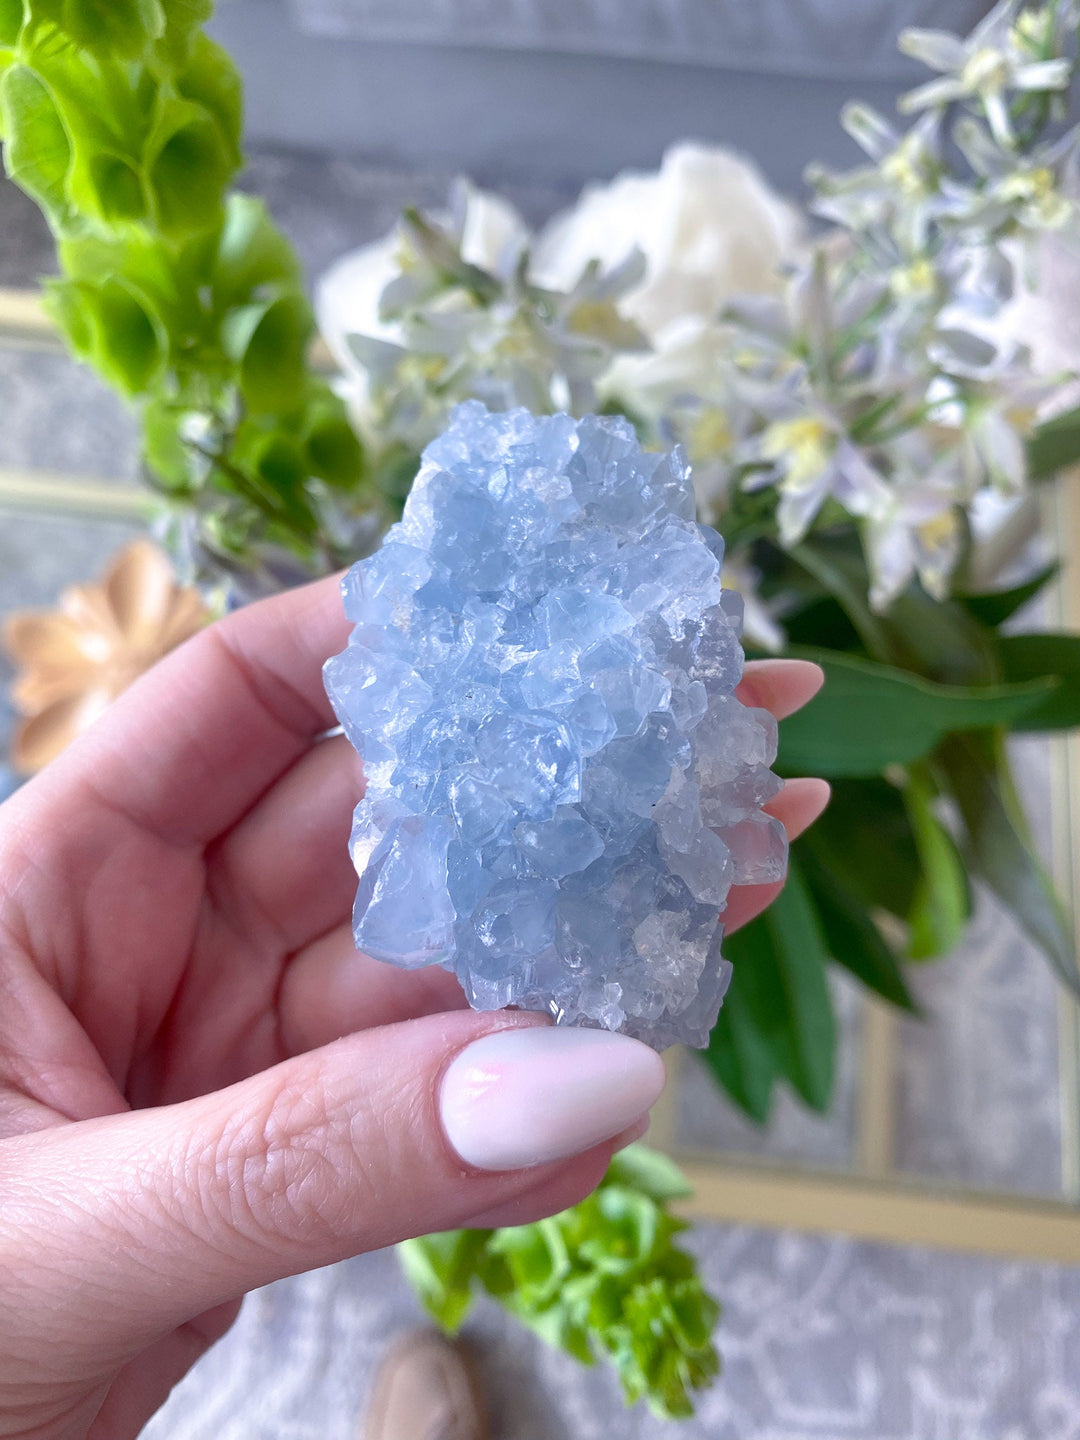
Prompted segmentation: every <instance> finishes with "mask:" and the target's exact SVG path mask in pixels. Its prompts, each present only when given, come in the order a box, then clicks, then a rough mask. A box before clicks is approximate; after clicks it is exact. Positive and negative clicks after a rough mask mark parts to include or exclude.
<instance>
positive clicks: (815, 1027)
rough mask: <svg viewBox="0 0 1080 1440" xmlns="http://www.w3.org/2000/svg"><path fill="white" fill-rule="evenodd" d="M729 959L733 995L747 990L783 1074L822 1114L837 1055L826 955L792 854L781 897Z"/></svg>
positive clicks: (735, 939) (734, 942)
mask: <svg viewBox="0 0 1080 1440" xmlns="http://www.w3.org/2000/svg"><path fill="white" fill-rule="evenodd" d="M748 936H749V937H750V938H749V939H748V938H747V937H748ZM725 953H726V955H727V957H728V959H730V960H731V962H732V964H733V965H734V967H735V974H734V977H733V979H732V985H731V991H732V993H733V994H734V993H736V987H737V986H738V987H739V988H740V989H741V992H742V997H743V999H744V1000H745V1003H746V1006H747V1009H748V1010H749V1012H750V1014H751V1016H752V1017H753V1021H754V1026H755V1028H756V1030H757V1031H758V1032H759V1033H760V1034H761V1035H762V1036H763V1037H764V1038H765V1040H766V1041H767V1043H768V1045H769V1047H770V1049H771V1051H772V1054H773V1058H774V1060H775V1062H776V1065H777V1068H778V1069H779V1070H780V1071H781V1073H782V1074H784V1075H786V1076H787V1078H788V1079H789V1080H790V1081H791V1083H792V1085H793V1086H794V1087H795V1089H796V1090H797V1091H798V1093H799V1094H800V1095H801V1096H802V1098H803V1099H804V1100H805V1101H806V1103H807V1104H808V1105H810V1106H811V1107H812V1108H813V1109H815V1110H824V1109H825V1108H826V1107H827V1106H828V1103H829V1098H830V1096H831V1094H832V1083H833V1068H834V1062H835V1052H836V1022H835V1019H834V1017H833V1009H832V1000H831V997H830V995H829V987H828V983H827V981H826V966H827V963H828V952H827V950H826V947H825V941H824V937H823V936H822V933H821V927H820V924H819V922H818V918H817V915H816V913H815V911H814V907H813V905H812V903H811V901H810V896H809V894H808V892H807V888H806V884H805V881H804V880H803V878H802V875H801V873H800V871H799V866H798V863H797V861H796V859H795V857H794V855H793V856H792V857H791V860H790V862H789V867H788V878H787V884H786V885H785V886H784V888H783V890H782V891H781V892H780V895H779V896H778V897H777V899H776V900H774V901H773V903H772V904H771V905H770V906H769V908H768V910H766V911H765V913H764V915H761V916H759V917H758V919H757V920H755V921H753V922H752V923H751V924H750V925H747V926H744V928H743V929H742V930H739V931H736V933H735V934H734V935H732V936H731V937H730V939H729V940H727V941H726V943H725ZM720 1013H721V1015H722V1014H723V1013H724V1012H723V1010H721V1012H720Z"/></svg>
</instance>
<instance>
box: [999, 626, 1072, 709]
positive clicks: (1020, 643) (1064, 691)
mask: <svg viewBox="0 0 1080 1440" xmlns="http://www.w3.org/2000/svg"><path fill="white" fill-rule="evenodd" d="M998 649H999V653H1000V655H1001V663H1002V668H1003V669H1004V671H1005V675H1006V677H1007V678H1008V680H1009V681H1010V682H1012V683H1013V684H1018V683H1022V682H1024V681H1032V680H1048V681H1054V682H1056V683H1055V685H1054V686H1053V688H1052V689H1051V690H1050V691H1049V693H1048V694H1047V696H1046V698H1045V699H1044V700H1043V701H1042V702H1041V703H1040V704H1038V705H1036V706H1035V708H1034V709H1032V710H1029V711H1028V712H1027V713H1026V714H1024V715H1021V716H1020V717H1019V719H1018V720H1017V721H1015V723H1014V724H1013V725H1012V727H1011V728H1012V729H1013V730H1070V729H1072V727H1073V726H1074V725H1080V635H1069V634H1063V633H1054V632H1051V631H1038V632H1036V633H1035V634H1033V635H1001V636H999V637H998Z"/></svg>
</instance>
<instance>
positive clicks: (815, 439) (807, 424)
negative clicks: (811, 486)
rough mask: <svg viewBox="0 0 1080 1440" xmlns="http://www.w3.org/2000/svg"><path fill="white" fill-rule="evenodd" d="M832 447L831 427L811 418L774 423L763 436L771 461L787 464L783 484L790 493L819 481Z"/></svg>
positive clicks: (765, 448) (767, 454) (763, 443)
mask: <svg viewBox="0 0 1080 1440" xmlns="http://www.w3.org/2000/svg"><path fill="white" fill-rule="evenodd" d="M832 447H833V437H832V432H831V431H830V430H829V427H828V426H827V425H826V424H825V422H824V421H823V420H818V419H816V418H815V417H814V416H812V415H806V416H804V417H802V418H801V419H799V420H777V421H775V422H774V423H773V424H772V425H770V426H769V427H768V429H767V430H766V431H765V434H764V435H763V436H762V445H761V448H762V451H763V453H764V454H765V455H766V456H767V457H768V458H769V459H770V460H781V459H785V460H787V474H786V476H785V477H784V484H785V485H786V486H789V487H790V488H791V489H798V488H800V486H803V485H806V484H808V483H809V482H811V481H813V480H816V479H817V478H818V476H819V475H820V474H821V472H822V471H823V470H824V469H825V467H826V466H827V465H828V463H829V455H830V454H831V452H832Z"/></svg>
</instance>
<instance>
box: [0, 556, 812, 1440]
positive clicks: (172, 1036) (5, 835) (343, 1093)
mask: <svg viewBox="0 0 1080 1440" xmlns="http://www.w3.org/2000/svg"><path fill="white" fill-rule="evenodd" d="M347 628H348V627H347V625H346V622H345V620H344V618H343V616H342V613H341V604H340V599H339V596H338V590H337V585H336V582H335V581H333V580H328V581H324V582H320V583H319V584H316V585H312V586H309V587H308V588H306V589H303V590H298V591H293V592H291V593H289V594H286V595H282V596H280V597H277V598H275V599H273V600H268V601H265V602H263V603H262V604H259V605H254V606H251V607H250V608H248V609H246V610H243V611H241V612H240V613H238V614H236V615H234V616H231V617H230V618H229V619H228V620H226V621H224V622H222V623H221V624H218V625H215V626H213V627H211V628H210V629H208V630H207V631H205V632H204V633H202V634H201V635H199V636H197V637H196V638H195V639H194V640H192V641H189V642H188V644H186V645H185V646H183V647H182V648H181V649H180V650H178V651H176V652H174V653H173V654H172V655H170V656H169V657H168V658H167V659H166V660H165V661H163V662H162V663H161V664H160V665H158V666H157V667H156V668H155V669H154V670H153V671H151V672H150V673H149V674H148V675H146V676H145V677H143V679H142V680H140V681H139V682H138V683H137V684H136V685H135V686H133V687H132V689H131V690H129V691H128V692H127V693H126V694H125V695H123V696H122V697H121V698H120V699H119V700H118V701H117V702H116V703H115V705H114V706H113V707H112V708H111V709H110V710H109V712H108V713H107V715H106V716H105V717H104V718H103V719H102V720H101V721H99V722H98V724H97V725H96V726H94V727H93V728H92V729H91V730H90V731H89V732H88V733H87V734H86V735H85V736H84V737H83V738H82V739H81V740H80V741H79V742H77V743H76V744H75V745H73V746H72V747H71V749H70V750H69V751H68V752H66V753H65V754H64V755H63V756H62V757H61V758H60V759H59V760H58V761H56V762H55V763H54V764H53V765H51V766H50V767H49V768H48V769H47V770H46V771H45V772H44V773H43V774H41V775H40V776H39V777H38V778H37V779H36V780H34V781H32V782H31V783H30V784H29V785H27V786H25V787H24V789H23V790H21V791H20V792H19V793H18V794H17V795H16V796H15V797H13V798H12V799H11V800H9V801H8V802H7V803H6V804H5V805H4V806H3V807H2V808H0V1437H12V1436H19V1437H24V1440H26V1437H31V1436H32V1437H35V1440H59V1437H65V1440H68V1437H72V1440H74V1437H85V1436H92V1437H95V1440H126V1437H129V1436H134V1435H135V1434H137V1432H138V1431H139V1429H140V1428H141V1427H142V1425H143V1424H144V1423H145V1421H146V1420H147V1419H148V1417H149V1416H150V1415H151V1414H152V1413H153V1411H154V1410H155V1409H156V1408H157V1407H158V1406H159V1405H160V1404H161V1402H162V1401H163V1400H164V1398H165V1396H166V1395H167V1393H168V1391H169V1389H170V1388H171V1387H172V1385H173V1384H175V1382H176V1381H177V1380H178V1379H179V1378H180V1377H181V1376H182V1375H183V1374H184V1372H185V1371H186V1370H187V1369H188V1368H189V1366H190V1365H191V1364H192V1363H193V1361H194V1360H195V1359H196V1358H197V1357H198V1356H199V1355H200V1354H201V1353H202V1352H203V1350H205V1349H206V1347H207V1346H208V1345H210V1344H211V1343H212V1342H213V1341H214V1340H215V1339H216V1338H217V1337H218V1336H219V1335H221V1334H222V1333H223V1332H224V1331H225V1330H226V1329H227V1328H228V1326H229V1324H230V1323H231V1321H232V1319H233V1317H234V1316H235V1314H236V1310H237V1306H238V1303H239V1301H238V1298H237V1297H239V1296H241V1295H242V1294H243V1293H244V1292H245V1291H247V1290H249V1289H252V1288H253V1287H255V1286H258V1285H263V1284H266V1283H268V1282H269V1281H271V1280H275V1279H278V1278H280V1277H281V1276H284V1275H288V1274H291V1273H295V1272H296V1271H300V1270H305V1269H309V1268H312V1267H315V1266H319V1265H325V1264H328V1263H329V1262H331V1261H335V1260H339V1259H342V1258H343V1257H345V1256H348V1255H353V1254H356V1253H358V1252H360V1251H364V1250H371V1249H375V1248H378V1247H380V1246H384V1245H388V1244H390V1243H392V1242H394V1241H397V1240H401V1239H404V1238H405V1237H407V1236H411V1235H417V1234H422V1233H427V1232H430V1231H437V1230H446V1229H450V1228H454V1227H457V1226H461V1225H468V1224H478V1225H483V1226H492V1225H499V1224H514V1223H523V1222H525V1221H528V1220H532V1219H536V1218H538V1217H540V1216H541V1215H545V1214H550V1213H553V1212H555V1211H557V1210H560V1209H562V1208H564V1207H566V1206H568V1205H572V1204H574V1203H576V1202H577V1201H578V1200H580V1199H581V1198H582V1197H583V1196H584V1195H585V1194H587V1193H588V1191H589V1190H591V1189H592V1188H593V1186H595V1185H596V1183H597V1182H598V1180H599V1179H600V1177H601V1175H602V1174H603V1171H604V1169H605V1167H606V1165H607V1163H608V1160H609V1158H610V1155H611V1153H612V1150H613V1149H614V1148H615V1146H616V1145H617V1144H618V1143H620V1140H623V1139H625V1138H626V1136H627V1135H628V1134H632V1133H633V1131H634V1122H635V1121H637V1120H638V1118H639V1116H640V1114H641V1112H642V1111H644V1110H647V1108H648V1106H649V1105H650V1104H651V1103H652V1101H653V1099H655V1096H656V1093H657V1092H658V1089H659V1086H660V1085H661V1084H662V1072H661V1070H660V1066H659V1061H658V1060H657V1059H656V1057H655V1056H653V1055H652V1052H651V1051H648V1050H646V1049H645V1047H644V1046H639V1045H638V1044H637V1042H636V1041H631V1040H627V1039H625V1037H610V1036H602V1035H600V1034H599V1032H580V1031H578V1032H569V1031H559V1032H556V1031H554V1030H552V1029H550V1028H549V1027H547V1025H546V1022H545V1021H544V1020H543V1019H542V1017H540V1016H536V1015H524V1014H512V1013H505V1012H504V1013H496V1014H475V1013H473V1012H472V1011H470V1010H468V1009H467V1008H465V1006H464V1001H463V999H462V995H461V992H460V989H459V988H458V986H457V983H456V981H455V980H454V979H453V977H452V976H450V975H449V974H447V973H446V972H445V971H443V970H440V969H438V968H431V969H426V970H421V971H413V972H405V971H402V970H397V969H395V968H393V967H391V966H389V965H380V964H376V963H374V962H372V961H370V960H367V959H365V958H364V957H362V956H358V955H357V954H356V953H355V950H354V948H353V944H352V938H351V933H350V924H349V914H350V908H351V904H352V898H353V892H354V889H355V878H356V877H355V875H354V873H353V870H352V867H351V865H350V863H349V858H348V854H347V849H346V842H347V838H348V833H349V822H350V815H351V812H352V809H353V806H354V804H355V803H356V800H357V798H358V796H359V794H360V792H361V790H362V786H363V781H362V775H361V769H360V762H359V760H358V759H357V757H356V755H355V754H354V752H353V751H352V749H351V747H350V746H349V745H348V743H347V742H346V741H345V740H344V739H343V738H341V737H338V738H330V739H321V738H320V736H321V735H322V734H323V733H324V732H325V731H326V729H327V728H328V727H329V726H331V725H332V724H333V723H334V722H333V715H332V714H331V712H330V709H329V707H328V705H327V702H326V699H325V696H324V694H323V689H322V683H321V677H320V667H321V664H322V661H323V660H324V659H325V657H326V656H327V655H329V654H331V653H333V652H334V651H336V650H338V649H340V648H341V646H342V645H343V644H344V642H345V639H346V636H347ZM819 684H820V672H819V671H818V670H817V669H816V667H814V666H810V665H806V664H803V663H799V662H781V661H769V662H765V663H762V664H759V665H754V666H750V667H748V669H747V674H746V678H745V680H744V681H743V686H742V690H741V692H740V693H741V694H742V697H743V698H744V699H746V700H748V701H749V702H750V703H753V704H759V705H764V706H767V707H768V708H769V709H771V710H772V711H773V712H774V713H775V714H777V715H778V716H783V715H786V714H788V713H790V712H791V711H792V710H794V709H796V708H797V707H798V706H800V705H802V704H804V703H805V702H806V700H808V699H809V698H810V696H811V695H812V694H813V693H814V691H815V690H816V689H817V687H818V685H819ZM827 795H828V790H827V787H826V786H825V785H824V783H823V782H821V781H814V780H809V781H793V782H790V783H789V784H788V785H787V787H786V788H785V789H784V791H783V792H782V793H781V794H780V795H779V796H777V798H776V800H775V802H774V803H773V804H772V805H771V807H770V809H771V811H772V813H773V814H775V815H777V816H779V818H780V819H782V820H783V822H784V823H785V825H786V826H787V828H788V830H789V832H790V833H791V834H792V835H795V834H797V833H798V832H799V831H800V830H802V829H803V828H804V827H805V826H806V825H807V824H809V823H810V822H811V821H812V820H813V819H814V818H815V817H816V816H817V815H818V814H819V813H820V811H821V810H822V808H823V807H824V804H825V802H826V799H827ZM778 889H779V887H778V886H767V887H766V886H758V887H745V888H743V889H742V890H741V891H740V892H738V893H737V894H736V893H733V897H732V900H731V902H730V906H729V911H728V924H729V925H732V924H736V923H745V921H746V920H748V919H750V918H751V917H752V916H753V915H755V914H756V913H757V912H758V911H760V910H761V909H763V908H764V907H765V905H766V904H768V903H769V901H770V900H771V899H772V898H773V896H774V895H775V894H776V892H777V890H778ZM526 1032H527V1033H526ZM495 1033H498V1034H499V1037H500V1038H499V1039H498V1040H497V1041H489V1042H488V1047H487V1049H488V1051H490V1052H491V1053H490V1055H489V1060H490V1063H491V1065H492V1066H494V1070H493V1071H492V1073H493V1074H494V1075H495V1083H494V1086H493V1088H489V1090H488V1091H487V1092H486V1093H485V1094H484V1095H483V1096H480V1097H479V1098H478V1097H477V1096H476V1094H475V1093H474V1092H473V1091H472V1090H470V1088H469V1086H470V1082H469V1076H468V1074H467V1073H466V1074H463V1066H462V1065H461V1064H459V1065H457V1066H456V1067H455V1066H454V1063H453V1062H454V1061H455V1057H457V1056H459V1055H460V1054H461V1052H462V1051H463V1050H464V1049H465V1047H466V1046H469V1045H470V1044H472V1043H473V1042H476V1041H478V1040H480V1039H481V1038H482V1037H485V1036H492V1035H493V1034H495ZM582 1035H586V1036H591V1037H592V1040H587V1041H586V1042H585V1043H584V1045H583V1046H579V1047H578V1048H579V1049H581V1050H582V1051H583V1053H584V1052H587V1054H584V1058H583V1056H582V1055H579V1054H577V1052H576V1051H573V1047H574V1045H575V1041H574V1039H573V1037H574V1036H577V1037H579V1038H580V1037H581V1036H582ZM598 1036H599V1039H597V1037H598ZM564 1037H570V1039H569V1042H568V1041H567V1039H566V1038H564ZM567 1043H569V1045H570V1047H571V1050H570V1051H567V1049H566V1046H567ZM605 1044H606V1046H607V1048H606V1049H605V1048H604V1047H605ZM523 1048H524V1049H529V1050H530V1051H531V1052H532V1053H531V1054H530V1055H529V1056H528V1057H525V1056H524V1055H522V1054H521V1053H520V1052H521V1051H522V1050H523ZM556 1051H558V1053H556ZM601 1051H602V1052H603V1053H601ZM571 1052H573V1053H571ZM478 1053H484V1052H478ZM545 1056H546V1058H545ZM485 1063H487V1062H485ZM466 1068H467V1067H466ZM496 1072H497V1073H496ZM447 1074H449V1076H450V1079H449V1080H448V1081H447V1082H446V1084H444V1083H443V1078H444V1076H446V1075H447ZM545 1076H547V1080H546V1083H547V1084H548V1085H549V1086H550V1087H552V1088H551V1089H550V1090H549V1092H547V1093H546V1094H545V1104H543V1105H537V1104H530V1094H531V1092H534V1091H535V1090H536V1088H537V1086H538V1084H539V1082H540V1080H541V1079H543V1078H544V1077H545ZM455 1077H457V1078H456V1080H455ZM560 1085H561V1086H562V1087H563V1090H564V1091H565V1090H566V1089H567V1087H568V1086H571V1085H573V1086H576V1087H578V1093H579V1101H580V1103H578V1104H577V1105H574V1106H569V1107H567V1108H566V1109H564V1110H563V1111H560V1109H559V1105H558V1103H557V1099H558V1094H557V1092H558V1091H559V1087H560ZM549 1100H550V1102H551V1103H547V1102H548V1101H549ZM451 1141H452V1142H453V1143H451ZM500 1146H501V1147H502V1148H500ZM455 1147H456V1148H455ZM578 1152H580V1153H578ZM463 1156H464V1159H463ZM507 1160H510V1161H512V1162H513V1164H514V1165H515V1166H516V1167H517V1168H499V1169H495V1168H493V1167H494V1166H496V1165H502V1166H505V1162H506V1161H507ZM481 1166H486V1167H488V1168H480V1167H481Z"/></svg>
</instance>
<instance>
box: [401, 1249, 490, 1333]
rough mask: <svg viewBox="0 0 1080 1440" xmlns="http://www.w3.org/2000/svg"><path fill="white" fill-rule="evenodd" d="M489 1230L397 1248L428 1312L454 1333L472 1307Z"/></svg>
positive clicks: (403, 1265) (402, 1262) (444, 1327)
mask: <svg viewBox="0 0 1080 1440" xmlns="http://www.w3.org/2000/svg"><path fill="white" fill-rule="evenodd" d="M491 1233H492V1232H491V1231H490V1230H449V1231H446V1232H445V1233H443V1234H440V1235H426V1236H424V1237H422V1238H421V1239H417V1240H406V1241H404V1242H403V1243H402V1244H400V1245H399V1246H398V1256H399V1258H400V1260H401V1264H402V1268H403V1269H404V1271H405V1274H406V1275H407V1276H408V1278H409V1280H410V1282H411V1283H412V1286H413V1289H414V1290H415V1291H416V1292H417V1294H418V1295H419V1297H420V1300H421V1302H422V1303H423V1305H424V1308H425V1309H426V1310H427V1311H428V1313H429V1314H430V1315H431V1316H432V1317H433V1318H434V1319H435V1320H436V1321H438V1323H439V1324H440V1325H441V1326H442V1327H443V1329H444V1330H448V1331H449V1332H450V1333H451V1334H456V1332H457V1331H458V1330H459V1329H460V1328H461V1325H462V1322H463V1321H464V1319H465V1317H466V1315H467V1314H468V1313H469V1310H470V1309H471V1308H472V1281H473V1276H474V1273H475V1269H476V1265H477V1262H478V1261H479V1259H480V1256H481V1254H482V1252H483V1250H484V1247H485V1245H486V1244H487V1241H488V1237H489V1236H490V1235H491Z"/></svg>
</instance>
